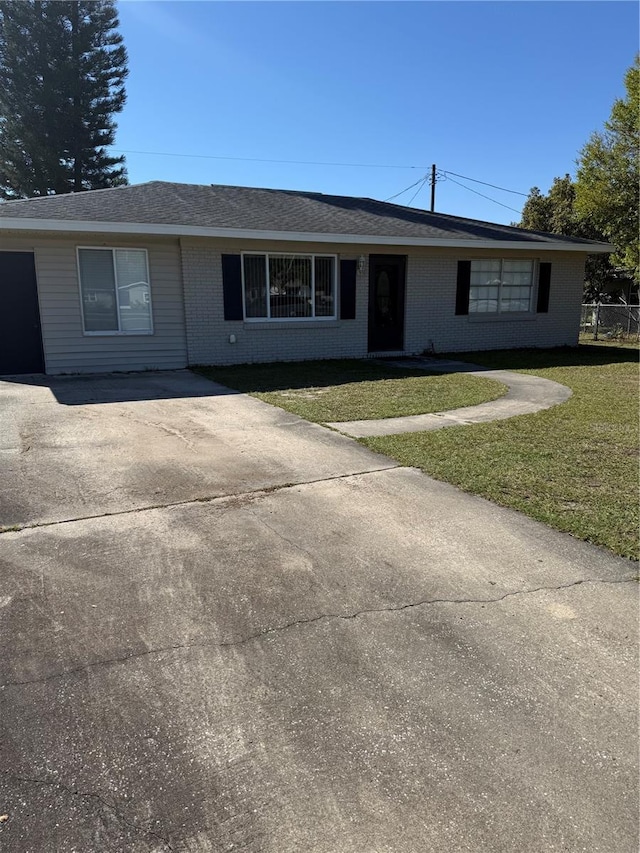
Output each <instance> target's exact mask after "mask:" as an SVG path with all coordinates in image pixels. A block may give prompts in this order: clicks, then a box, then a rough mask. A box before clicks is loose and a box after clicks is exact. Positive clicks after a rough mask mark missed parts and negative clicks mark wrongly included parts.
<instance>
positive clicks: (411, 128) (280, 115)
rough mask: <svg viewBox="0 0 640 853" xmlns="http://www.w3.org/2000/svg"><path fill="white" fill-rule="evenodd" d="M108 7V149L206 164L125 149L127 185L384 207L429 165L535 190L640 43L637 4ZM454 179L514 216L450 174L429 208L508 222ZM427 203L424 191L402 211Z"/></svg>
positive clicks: (513, 216)
mask: <svg viewBox="0 0 640 853" xmlns="http://www.w3.org/2000/svg"><path fill="white" fill-rule="evenodd" d="M119 12H120V24H121V26H120V30H121V32H122V34H123V36H124V39H125V44H126V46H127V49H128V52H129V66H130V75H129V79H128V82H127V93H128V102H127V105H126V106H125V108H124V111H123V112H122V113H121V114H120V116H119V117H118V133H117V138H116V145H115V146H114V148H115V149H116V150H118V151H122V150H124V151H126V152H133V151H140V152H168V153H170V154H173V155H177V154H181V155H206V156H207V157H208V158H214V157H217V158H220V159H206V158H205V157H202V158H199V157H185V156H155V155H152V154H149V153H144V154H134V153H127V155H126V156H127V165H128V169H129V179H130V181H131V183H140V182H143V181H149V180H154V179H160V180H169V181H184V182H188V183H203V184H206V183H221V184H238V185H246V186H264V187H280V188H287V189H301V190H314V191H317V192H325V193H337V194H341V195H357V196H369V197H373V198H379V199H386V198H388V197H390V196H392V195H395V194H396V193H398V192H400V191H401V190H402V189H404V188H405V187H408V186H409V185H410V184H413V183H414V182H416V181H419V180H420V179H421V178H422V177H424V175H425V174H426V173H427V169H428V168H429V167H430V164H431V163H436V165H437V166H438V169H439V170H446V171H448V172H453V173H457V175H464V176H466V177H467V178H475V179H477V180H480V181H485V182H487V183H490V184H496V185H499V186H501V187H505V188H508V189H513V190H518V191H521V192H524V193H526V192H528V190H529V189H530V188H531V187H532V186H534V185H537V186H539V187H540V188H541V189H542V190H543V191H546V190H547V189H548V187H549V185H550V183H551V181H552V180H553V178H554V177H555V176H556V175H564V174H565V173H566V172H570V173H574V171H575V159H576V157H577V154H578V151H579V149H580V148H581V147H582V145H583V144H584V143H585V142H586V141H587V139H588V137H589V135H590V134H591V132H592V131H594V130H597V129H601V128H602V124H603V122H604V121H605V120H606V119H607V118H608V116H609V112H610V109H611V105H612V103H613V101H614V99H615V98H616V97H620V96H622V95H623V94H624V85H623V77H624V73H625V71H626V69H627V68H628V67H629V66H630V65H631V63H632V62H633V58H634V55H635V53H636V51H637V50H638V26H639V21H638V16H639V13H638V5H637V4H636V3H635V2H628V3H627V2H581V0H573V1H571V0H569V2H521V0H511V1H510V2H482V1H481V0H478V2H463V0H460V2H456V0H450V2H423V3H414V2H391V3H386V2H279V3H273V2H257V3H255V2H227V3H218V2H170V0H167V2H134V0H124V1H123V2H120V3H119ZM225 158H246V159H238V160H233V159H225ZM253 158H257V159H262V160H288V161H306V163H307V164H305V165H302V164H295V163H270V162H255V161H254V159H253ZM312 162H314V163H315V162H322V163H348V164H376V165H375V167H374V166H372V167H370V168H369V167H368V166H367V167H366V168H365V167H362V166H355V165H352V166H319V165H308V163H312ZM379 166H389V167H393V168H380V167H379ZM398 167H414V168H398ZM454 181H458V182H459V183H463V184H466V185H467V186H469V187H471V188H473V189H474V190H476V192H481V193H484V194H485V195H488V196H491V197H492V198H494V199H495V200H497V201H499V202H501V203H502V204H503V205H508V206H509V207H512V208H515V209H516V210H519V209H520V208H521V206H522V203H523V202H524V198H523V197H522V196H519V195H513V194H509V193H504V192H500V191H498V190H495V189H492V188H491V187H486V186H483V185H482V184H478V183H473V182H471V181H469V180H464V179H462V178H460V177H456V176H455V175H450V176H448V178H447V179H446V180H442V181H439V182H438V183H437V187H436V210H440V211H442V212H445V213H455V214H459V215H463V216H470V217H473V218H478V219H486V220H489V221H494V222H510V221H514V220H517V219H518V218H519V215H518V213H517V212H515V211H513V210H509V209H507V208H505V207H501V206H499V205H497V204H495V203H493V202H492V201H489V200H486V199H484V198H482V197H480V196H478V195H476V194H474V193H472V192H470V191H469V190H468V189H465V188H463V187H461V186H458V185H457V184H455V183H454ZM415 189H417V187H416V188H414V189H412V190H411V191H409V192H407V193H405V194H403V195H401V196H400V197H399V198H398V199H397V201H398V202H399V203H404V204H409V203H410V202H411V199H412V196H413V195H414V192H415ZM428 205H429V188H428V186H425V187H423V188H422V190H421V191H420V193H419V194H418V196H417V197H416V198H415V199H414V200H413V206H415V207H428Z"/></svg>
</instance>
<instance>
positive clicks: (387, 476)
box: [0, 372, 638, 853]
mask: <svg viewBox="0 0 640 853" xmlns="http://www.w3.org/2000/svg"><path fill="white" fill-rule="evenodd" d="M0 465H1V482H0V490H1V492H2V495H1V498H2V507H1V509H0V525H3V526H4V527H5V528H6V527H14V526H15V527H18V528H21V529H15V530H8V531H6V532H4V533H2V534H1V535H0V571H1V578H2V580H1V586H0V642H1V647H2V658H1V661H0V667H1V669H2V672H1V674H0V703H1V707H0V848H1V849H2V850H3V851H12V853H13V851H20V853H23V851H33V853H41V851H49V850H51V851H54V850H55V851H61V853H65V852H66V851H69V853H70V852H71V851H82V853H86V851H107V853H111V851H113V853H115V851H134V853H138V851H154V853H160V851H197V853H200V851H202V853H204V852H205V851H206V852H207V853H209V851H216V853H217V851H233V850H245V851H251V853H294V851H295V853H301V851H310V853H321V852H322V853H383V852H384V853H386V851H393V852H394V853H400V852H401V851H402V853H407V851H408V853H412V851H416V853H417V851H420V853H422V851H436V853H439V852H440V851H442V853H444V852H445V851H446V853H452V852H453V851H474V853H478V851H509V853H513V851H532V853H533V851H583V850H587V851H590V853H592V851H603V853H604V851H606V853H611V852H612V851H616V853H626V851H629V853H636V851H637V849H638V820H637V789H638V764H637V722H638V719H637V705H638V702H637V697H638V675H637V663H638V654H637V641H638V629H637V615H638V610H637V603H638V598H637V591H638V587H637V583H636V582H635V581H634V580H633V578H634V577H635V576H636V574H637V571H636V566H634V565H633V564H631V563H628V562H626V561H623V560H620V559H617V558H615V557H613V556H611V555H610V554H608V553H606V552H604V551H602V550H599V549H597V548H593V547H591V546H588V545H586V544H584V543H581V542H577V541H575V540H573V539H571V538H570V537H568V536H564V535H562V534H558V533H555V532H553V531H551V530H549V529H547V528H546V527H544V526H542V525H539V524H537V523H535V522H533V521H530V520H529V519H527V518H524V517H523V516H520V515H519V514H517V513H514V512H511V511H508V510H503V509H500V508H497V507H495V506H493V505H491V504H489V503H487V502H485V501H483V500H481V499H478V498H474V497H471V496H468V495H465V494H463V493H461V492H459V491H457V490H456V489H454V488H452V487H450V486H447V485H445V484H442V483H438V482H435V481H433V480H430V479H429V478H427V477H425V476H424V475H422V474H421V473H419V472H417V471H415V470H413V469H406V468H400V467H396V466H395V465H394V463H392V462H390V461H389V460H387V459H386V458H384V457H381V456H377V455H375V454H373V453H370V452H369V451H367V450H365V449H364V448H362V447H361V446H359V445H358V444H357V443H356V442H353V441H352V440H350V439H348V438H345V437H344V436H341V435H338V434H336V433H333V432H331V431H329V430H326V429H324V428H322V427H319V426H316V425H313V424H308V423H306V422H304V421H301V420H299V419H297V418H295V417H294V416H292V415H289V414H286V413H284V412H282V411H280V410H278V409H274V408H272V407H270V406H267V405H266V404H263V403H260V402H258V401H256V400H253V399H251V398H247V397H245V396H243V395H238V394H231V393H227V392H225V391H224V389H220V388H219V387H218V386H215V385H213V384H212V383H209V382H207V381H206V380H205V379H202V378H199V377H196V376H193V375H191V374H189V373H186V372H176V373H166V374H149V375H138V376H134V375H131V376H121V377H113V376H111V377H103V378H63V379H57V380H51V381H44V380H42V382H41V383H39V384H38V383H37V382H35V381H34V382H33V383H28V382H22V383H20V382H2V383H0Z"/></svg>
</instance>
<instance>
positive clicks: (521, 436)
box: [362, 346, 640, 559]
mask: <svg viewBox="0 0 640 853" xmlns="http://www.w3.org/2000/svg"><path fill="white" fill-rule="evenodd" d="M464 358H466V359H467V360H469V361H472V362H475V363H478V364H482V365H484V366H486V367H490V368H491V367H494V368H497V369H508V370H518V371H521V372H523V373H532V374H535V375H537V376H544V377H547V378H548V379H553V380H555V381H556V382H561V383H562V384H563V385H568V386H569V387H570V388H571V389H572V391H573V397H572V398H571V399H570V400H568V401H567V402H566V403H563V404H562V405H560V406H556V407H555V408H553V409H549V410H547V411H544V412H537V413H536V414H533V415H522V416H519V417H515V418H511V419H510V420H506V421H496V422H494V423H488V424H476V425H473V426H464V427H451V428H449V429H445V430H440V431H438V432H422V433H409V434H404V435H393V436H388V437H381V438H369V439H362V443H363V444H366V445H367V446H368V447H370V448H372V449H373V450H376V451H379V452H381V453H385V454H386V455H388V456H391V457H393V458H394V459H396V460H398V461H399V462H400V463H401V464H403V465H410V466H415V467H418V468H421V469H422V470H423V471H425V472H426V473H427V474H430V475H431V476H433V477H436V478H438V479H440V480H445V481H447V482H449V483H453V484H454V485H456V486H459V487H460V488H462V489H464V490H465V491H468V492H473V493H474V494H477V495H482V496H483V497H485V498H488V499H489V500H492V501H494V502H495V503H497V504H501V505H502V506H508V507H512V508H513V509H517V510H520V511H521V512H524V513H526V514H527V515H530V516H532V517H533V518H536V519H538V520H539V521H543V522H545V523H546V524H549V525H551V526H552V527H555V528H557V529H558V530H564V531H567V532H568V533H572V534H573V535H574V536H577V537H579V538H581V539H586V540H588V541H590V542H593V543H596V544H598V545H604V546H605V547H607V548H610V549H611V550H612V551H614V552H615V553H617V554H620V555H622V556H625V557H631V558H633V559H638V530H639V524H640V514H639V508H638V503H639V501H638V441H639V435H638V403H639V400H638V396H639V395H638V353H637V350H635V351H634V350H633V349H627V348H616V347H603V346H601V347H588V346H581V347H577V348H575V349H561V350H546V351H545V350H530V351H525V350H515V351H511V352H488V353H487V352H483V353H470V354H467V355H466V356H464Z"/></svg>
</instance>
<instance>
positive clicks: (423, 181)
mask: <svg viewBox="0 0 640 853" xmlns="http://www.w3.org/2000/svg"><path fill="white" fill-rule="evenodd" d="M428 180H429V177H428V175H427V176H425V177H424V178H423V179H422V183H421V184H420V186H419V187H418V189H417V190H416V191H415V192H414V194H413V195H412V196H411V201H410V202H409V204H408V205H407V207H411V205H412V204H413V200H414V198H415V197H416V196H417V195H418V193H419V192H420V190H421V189H422V187H423V186H424V185H425V184H426V183H427V181H428Z"/></svg>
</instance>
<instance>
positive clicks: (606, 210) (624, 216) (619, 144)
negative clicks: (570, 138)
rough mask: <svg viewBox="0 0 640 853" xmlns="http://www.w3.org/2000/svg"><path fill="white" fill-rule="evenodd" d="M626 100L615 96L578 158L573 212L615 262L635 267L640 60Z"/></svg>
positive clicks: (638, 275)
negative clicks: (597, 234) (601, 238)
mask: <svg viewBox="0 0 640 853" xmlns="http://www.w3.org/2000/svg"><path fill="white" fill-rule="evenodd" d="M625 88H626V96H625V97H624V98H618V99H617V100H616V101H615V102H614V104H613V107H612V109H611V116H610V118H609V120H608V121H607V122H605V125H604V131H603V132H598V131H596V132H595V133H593V134H592V136H591V138H590V139H589V141H588V142H587V143H586V145H585V146H584V147H583V148H582V150H581V152H580V157H579V159H578V172H577V182H576V210H577V212H578V214H579V216H580V217H581V218H582V219H583V220H584V221H585V222H586V223H588V224H589V225H590V226H592V227H593V228H594V229H596V230H599V231H601V232H602V233H603V234H604V235H605V237H606V238H607V239H608V240H609V242H611V243H613V244H614V245H615V247H616V252H615V254H614V256H613V262H614V264H616V265H618V266H621V267H624V268H626V269H629V270H631V271H632V274H633V276H634V278H635V280H636V281H638V280H639V279H640V269H639V246H638V243H639V239H638V234H639V227H638V226H639V223H638V216H639V209H640V174H639V168H638V157H639V154H640V56H638V57H636V60H635V63H634V64H633V65H632V66H631V68H629V70H628V71H627V73H626V75H625Z"/></svg>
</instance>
